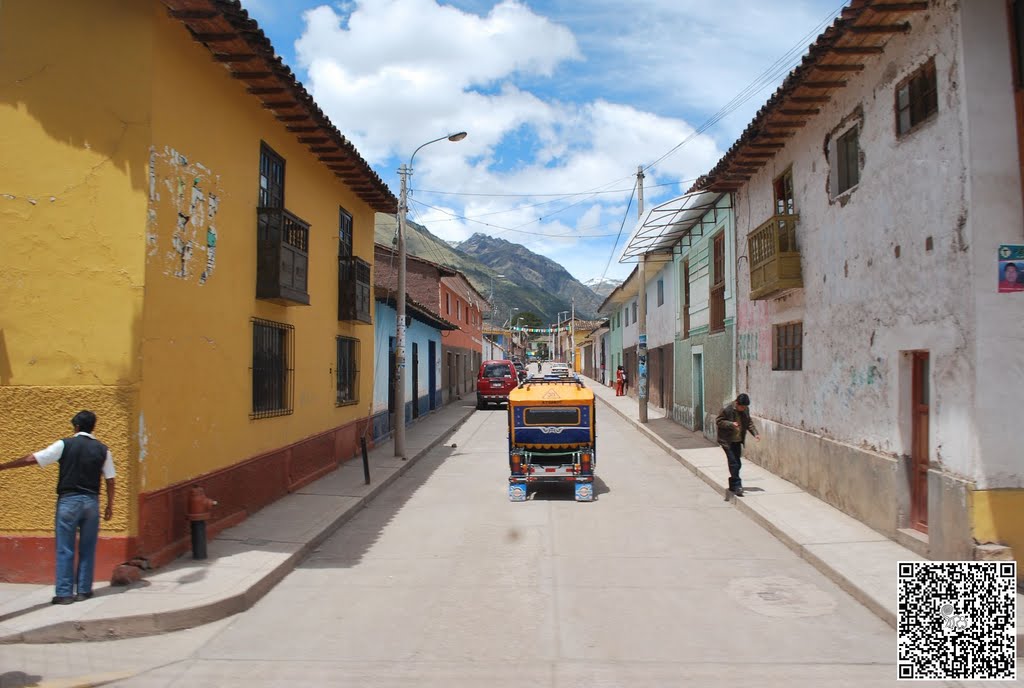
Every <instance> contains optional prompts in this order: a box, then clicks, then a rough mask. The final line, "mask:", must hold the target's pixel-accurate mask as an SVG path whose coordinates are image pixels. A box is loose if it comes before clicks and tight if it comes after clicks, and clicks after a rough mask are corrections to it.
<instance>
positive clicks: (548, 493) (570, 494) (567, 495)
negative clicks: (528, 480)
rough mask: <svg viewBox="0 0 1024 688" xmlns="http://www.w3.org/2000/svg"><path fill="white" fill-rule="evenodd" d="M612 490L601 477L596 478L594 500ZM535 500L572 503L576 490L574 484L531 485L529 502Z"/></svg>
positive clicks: (528, 496) (596, 476)
mask: <svg viewBox="0 0 1024 688" xmlns="http://www.w3.org/2000/svg"><path fill="white" fill-rule="evenodd" d="M609 492H611V489H610V488H609V487H608V484H607V483H606V482H605V481H604V480H602V479H601V476H598V475H595V476H594V500H595V501H597V500H598V499H600V497H601V495H603V494H608V493H609ZM530 499H532V500H535V501H540V502H572V501H575V500H576V490H575V488H574V487H573V485H572V483H566V484H565V485H559V484H557V483H556V484H549V485H543V484H542V485H539V486H535V485H531V486H530V493H529V495H527V500H530Z"/></svg>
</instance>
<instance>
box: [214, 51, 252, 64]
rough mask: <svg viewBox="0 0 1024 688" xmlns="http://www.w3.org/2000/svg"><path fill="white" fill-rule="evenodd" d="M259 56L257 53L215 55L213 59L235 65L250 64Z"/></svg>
mask: <svg viewBox="0 0 1024 688" xmlns="http://www.w3.org/2000/svg"><path fill="white" fill-rule="evenodd" d="M258 57H259V55H257V54H256V53H214V54H213V59H215V60H216V61H217V62H225V63H230V64H234V63H236V62H249V61H251V60H255V59H256V58H258Z"/></svg>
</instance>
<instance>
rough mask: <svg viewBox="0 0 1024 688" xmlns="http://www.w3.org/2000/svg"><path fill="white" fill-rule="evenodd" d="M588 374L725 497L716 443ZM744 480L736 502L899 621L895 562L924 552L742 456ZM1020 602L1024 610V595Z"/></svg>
mask: <svg viewBox="0 0 1024 688" xmlns="http://www.w3.org/2000/svg"><path fill="white" fill-rule="evenodd" d="M584 379H585V380H587V386H588V387H591V388H592V389H593V390H594V395H595V396H596V397H598V398H599V399H600V400H601V401H602V402H604V403H605V404H606V405H607V406H609V407H611V409H612V410H614V411H615V412H616V413H617V414H619V415H620V416H622V417H623V418H625V419H626V420H627V421H629V422H631V423H633V424H634V425H635V426H636V427H637V428H638V429H639V430H640V431H641V432H643V433H644V434H645V435H647V436H648V437H649V438H650V439H651V440H652V441H654V443H655V444H657V445H659V446H660V447H662V448H663V449H664V450H665V451H666V452H668V453H669V454H670V455H672V456H674V457H675V458H676V460H677V461H679V463H681V464H682V465H683V466H685V467H686V468H688V469H689V470H691V471H692V472H693V473H694V474H695V475H696V476H697V477H699V478H701V479H702V480H703V481H704V482H706V483H707V484H708V485H710V486H711V487H712V488H714V489H715V490H717V491H718V492H719V493H721V495H722V497H723V499H724V498H725V496H726V486H727V484H728V477H729V471H728V468H727V467H726V462H725V456H724V454H723V453H722V450H721V449H720V448H719V447H718V445H717V444H714V443H712V442H710V441H709V440H708V439H707V438H705V437H704V436H703V435H702V434H701V433H698V432H693V431H691V430H688V429H687V428H685V427H683V426H682V425H679V424H678V423H675V422H673V421H672V420H671V419H669V418H666V417H665V413H664V412H663V411H662V410H661V409H659V408H657V407H655V406H653V405H651V406H649V408H648V414H647V419H648V422H647V424H646V425H644V424H641V423H640V420H639V414H640V411H639V404H638V402H637V400H636V399H633V398H630V397H617V396H615V390H614V389H612V388H611V387H605V386H604V385H602V384H601V383H599V382H597V381H595V380H592V379H590V378H584ZM743 486H744V492H745V496H743V497H739V498H735V497H733V498H732V502H733V504H734V505H735V506H736V508H737V509H740V510H741V511H742V512H743V513H745V514H747V515H748V516H750V518H752V519H753V520H754V521H756V522H757V523H759V524H760V525H761V526H763V527H764V528H765V529H766V530H767V531H768V532H770V533H771V534H772V535H774V536H775V537H777V538H778V539H779V540H781V541H782V542H783V544H785V545H786V546H787V547H789V548H790V549H792V550H793V551H794V552H796V553H797V554H799V555H800V556H801V557H802V558H804V559H806V560H807V561H808V562H810V563H811V565H813V566H814V567H815V568H816V569H818V570H819V571H821V572H822V573H823V574H825V575H826V576H828V577H829V578H830V579H832V580H833V581H834V582H835V583H836V584H837V585H839V587H841V588H842V589H843V590H845V591H846V592H848V593H850V595H852V596H853V597H854V599H856V600H857V601H858V602H860V603H861V604H863V605H864V606H866V607H867V608H868V609H870V610H871V611H872V612H873V613H875V614H876V615H878V616H879V617H881V618H882V619H883V620H884V621H885V622H886V623H888V624H889V625H890V626H892V627H893V628H895V627H896V611H897V604H896V568H897V562H899V561H925V559H924V558H923V557H921V556H919V555H918V554H915V553H914V552H912V551H911V550H909V549H907V548H906V547H903V546H902V545H898V544H897V543H895V542H894V541H892V540H890V539H889V538H887V537H886V536H884V535H882V534H881V533H879V532H877V531H875V530H873V529H871V528H869V527H868V526H866V525H864V523H862V522H861V521H858V520H857V519H855V518H853V517H851V516H848V515H846V514H844V513H843V512H842V511H839V510H838V509H836V508H835V507H832V506H830V505H829V504H826V503H825V502H823V501H821V500H820V499H817V498H816V497H812V496H811V495H809V494H807V493H806V492H804V491H803V490H802V489H801V488H800V487H799V486H797V485H794V484H793V483H791V482H789V481H787V480H783V479H782V478H779V477H778V476H776V475H774V474H773V473H769V472H768V471H766V470H765V469H763V468H761V467H760V466H758V465H757V464H755V463H752V462H750V461H744V462H743ZM1017 608H1018V610H1021V609H1024V596H1022V595H1020V594H1018V595H1017ZM1022 634H1024V629H1021V628H1018V636H1017V656H1021V653H1022V651H1024V635H1022Z"/></svg>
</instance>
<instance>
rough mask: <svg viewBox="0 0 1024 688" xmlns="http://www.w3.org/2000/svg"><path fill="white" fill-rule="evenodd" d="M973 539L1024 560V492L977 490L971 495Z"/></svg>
mask: <svg viewBox="0 0 1024 688" xmlns="http://www.w3.org/2000/svg"><path fill="white" fill-rule="evenodd" d="M970 494H971V523H972V524H973V528H974V539H975V540H976V541H977V542H979V543H987V542H991V543H994V544H999V545H1006V546H1008V547H1010V548H1012V549H1013V553H1014V558H1016V559H1020V557H1021V556H1024V490H975V491H972V492H971V493H970Z"/></svg>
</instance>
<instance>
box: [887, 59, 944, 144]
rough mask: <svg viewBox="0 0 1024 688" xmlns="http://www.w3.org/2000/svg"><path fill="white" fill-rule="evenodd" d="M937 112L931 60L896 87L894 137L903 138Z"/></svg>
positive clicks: (937, 101)
mask: <svg viewBox="0 0 1024 688" xmlns="http://www.w3.org/2000/svg"><path fill="white" fill-rule="evenodd" d="M938 111H939V88H938V82H937V79H936V75H935V59H934V58H932V59H930V60H928V61H927V62H925V63H924V64H923V65H921V66H920V67H919V68H918V69H917V71H915V72H914V73H913V74H911V75H910V76H908V77H907V78H906V79H904V80H903V81H901V82H900V83H899V85H898V86H897V87H896V135H897V136H903V135H904V134H906V133H908V132H910V131H911V130H913V129H914V128H915V127H917V125H919V124H921V123H922V122H924V121H925V120H927V119H929V118H930V117H931V116H932V115H934V114H935V113H936V112H938Z"/></svg>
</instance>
